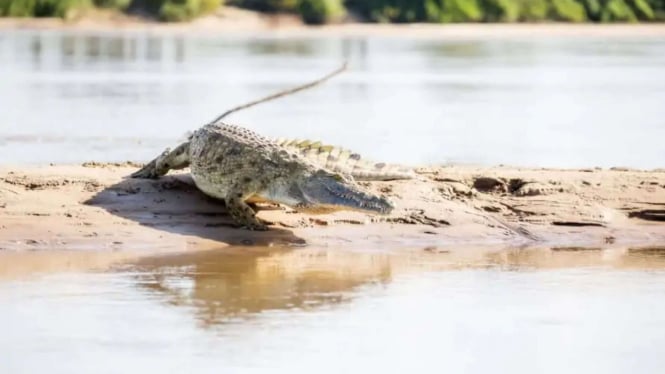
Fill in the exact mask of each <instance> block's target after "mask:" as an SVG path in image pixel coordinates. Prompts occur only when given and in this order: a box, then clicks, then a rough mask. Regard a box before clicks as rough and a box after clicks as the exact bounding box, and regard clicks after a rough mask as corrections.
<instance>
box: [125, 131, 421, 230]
mask: <svg viewBox="0 0 665 374" xmlns="http://www.w3.org/2000/svg"><path fill="white" fill-rule="evenodd" d="M187 166H190V168H191V174H192V178H193V179H194V182H195V183H196V186H197V187H198V188H199V189H200V190H202V191H203V192H204V193H206V194H207V195H209V196H212V197H214V198H218V199H222V200H224V201H225V203H226V206H227V209H228V211H229V213H230V214H231V216H232V217H233V219H234V220H235V221H236V222H237V223H239V224H241V225H243V226H245V227H247V228H249V229H253V230H265V229H266V226H265V224H264V223H262V222H261V221H260V220H259V219H258V218H257V217H256V214H255V212H254V210H253V209H252V208H251V207H250V206H249V205H248V204H247V203H253V202H266V201H268V202H275V203H280V204H284V205H287V206H291V207H293V208H296V209H297V210H300V211H304V212H310V213H324V212H330V211H335V210H341V209H351V210H362V211H368V212H373V213H380V214H388V213H390V212H391V211H392V209H393V205H392V203H391V202H390V201H388V200H387V199H386V198H384V197H381V196H377V195H374V194H371V193H368V192H366V191H364V190H363V189H361V188H360V186H358V185H357V184H356V183H355V181H354V178H358V179H362V180H390V179H406V178H411V177H412V176H413V174H412V172H411V171H404V170H400V169H397V168H394V167H390V166H386V165H385V164H374V165H373V164H369V163H366V162H364V161H361V160H360V157H359V156H358V155H357V154H352V153H350V152H347V151H343V150H339V149H337V148H334V147H331V146H322V145H321V144H320V143H311V142H295V141H294V142H289V141H281V142H279V143H278V142H275V141H272V140H269V139H266V138H264V137H262V136H260V135H258V134H256V133H254V132H252V131H250V130H247V129H244V128H242V127H239V126H234V125H227V124H221V123H220V124H217V123H215V124H209V125H206V126H203V127H202V128H200V129H199V130H197V131H195V132H194V133H193V134H192V135H191V136H190V138H189V139H188V141H187V142H185V143H182V144H180V145H179V146H178V147H176V148H175V149H174V150H172V151H171V150H169V149H167V150H166V151H164V152H163V153H162V154H161V155H160V156H159V157H157V158H156V159H154V160H153V161H151V162H150V163H148V164H147V165H146V166H144V167H143V168H142V169H141V170H139V171H137V172H135V173H134V174H132V177H138V178H157V177H159V176H161V175H164V174H166V173H167V172H168V171H169V170H170V169H182V168H185V167H187Z"/></svg>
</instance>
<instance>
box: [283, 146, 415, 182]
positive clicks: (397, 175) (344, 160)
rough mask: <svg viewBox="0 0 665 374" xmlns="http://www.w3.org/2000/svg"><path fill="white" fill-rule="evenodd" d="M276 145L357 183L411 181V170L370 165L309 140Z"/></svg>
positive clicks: (346, 153) (341, 149) (384, 164)
mask: <svg viewBox="0 0 665 374" xmlns="http://www.w3.org/2000/svg"><path fill="white" fill-rule="evenodd" d="M276 143H277V144H279V145H281V146H282V147H284V148H287V149H289V150H292V151H294V152H296V153H298V154H300V155H301V156H303V157H305V158H307V159H308V160H310V161H311V162H313V163H315V164H317V165H320V166H322V167H324V168H326V169H329V170H332V171H334V172H337V173H343V174H347V175H350V176H352V177H353V179H355V180H357V181H359V180H362V181H378V180H380V181H389V180H396V179H413V178H415V173H414V172H413V170H410V169H406V168H403V167H399V166H396V165H388V164H386V163H384V162H380V163H372V162H369V161H367V160H363V159H362V157H361V156H360V155H359V154H358V153H354V152H352V151H349V150H348V149H343V148H339V147H335V146H332V145H326V144H322V143H321V142H313V141H311V140H291V139H278V140H276Z"/></svg>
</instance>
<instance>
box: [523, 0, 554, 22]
mask: <svg viewBox="0 0 665 374" xmlns="http://www.w3.org/2000/svg"><path fill="white" fill-rule="evenodd" d="M520 2H521V4H520V5H521V7H520V15H519V20H520V21H528V22H533V21H542V20H545V19H547V14H548V13H549V11H550V4H549V2H547V0H521V1H520Z"/></svg>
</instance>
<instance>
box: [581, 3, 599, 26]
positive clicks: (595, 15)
mask: <svg viewBox="0 0 665 374" xmlns="http://www.w3.org/2000/svg"><path fill="white" fill-rule="evenodd" d="M601 1H602V0H582V1H581V2H582V5H583V6H584V9H585V10H586V14H587V17H588V18H589V19H590V20H592V21H600V15H601V12H602V10H603V4H602V2H601Z"/></svg>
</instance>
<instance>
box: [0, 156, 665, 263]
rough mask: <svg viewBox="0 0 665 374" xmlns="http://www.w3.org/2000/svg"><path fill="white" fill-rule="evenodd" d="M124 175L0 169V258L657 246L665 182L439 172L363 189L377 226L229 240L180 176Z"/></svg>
mask: <svg viewBox="0 0 665 374" xmlns="http://www.w3.org/2000/svg"><path fill="white" fill-rule="evenodd" d="M133 170H135V167H134V166H132V165H113V164H96V163H89V164H84V166H42V167H25V166H21V167H9V166H5V167H0V250H5V251H23V250H40V249H43V250H79V249H90V250H121V249H125V250H127V249H131V250H155V249H157V250H159V251H181V250H188V249H206V248H217V247H223V246H226V245H258V246H274V245H303V244H308V245H309V246H319V247H336V246H337V247H347V248H380V249H390V248H402V247H409V248H443V247H454V246H471V245H504V246H520V245H539V246H541V245H547V246H577V245H583V246H603V247H606V246H612V245H653V244H658V243H665V172H664V171H632V170H625V169H620V170H599V169H586V170H552V169H519V168H511V167H492V168H478V167H468V166H446V167H434V168H423V169H420V170H419V176H420V179H419V180H412V181H394V182H372V183H367V184H366V187H367V188H368V189H370V190H373V191H375V192H378V193H382V194H385V195H388V196H390V198H392V199H393V200H394V201H395V203H396V206H397V209H396V210H395V212H393V214H392V215H391V216H388V217H373V216H370V215H366V214H362V213H357V212H340V213H335V214H331V215H320V216H309V215H304V214H300V213H296V212H293V211H291V210H289V209H286V208H282V207H273V206H264V207H261V208H262V210H261V211H260V212H259V216H260V217H261V218H263V219H265V220H268V221H270V222H273V223H274V224H273V225H272V229H271V230H270V231H268V232H250V231H246V230H241V229H237V228H236V227H235V226H234V224H233V222H232V221H231V220H230V218H229V217H228V215H227V214H226V212H225V209H224V206H223V204H222V203H219V202H217V201H214V200H212V199H209V198H207V197H206V196H204V195H203V194H202V193H200V192H199V191H198V190H197V189H196V188H195V187H194V186H193V185H192V181H191V179H190V178H189V175H188V174H186V173H182V174H175V175H169V176H167V177H164V178H162V179H159V180H156V181H152V180H137V179H123V177H124V176H126V175H128V174H129V173H130V172H131V171H133Z"/></svg>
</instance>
